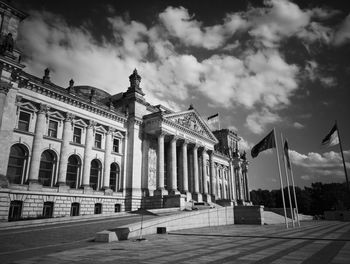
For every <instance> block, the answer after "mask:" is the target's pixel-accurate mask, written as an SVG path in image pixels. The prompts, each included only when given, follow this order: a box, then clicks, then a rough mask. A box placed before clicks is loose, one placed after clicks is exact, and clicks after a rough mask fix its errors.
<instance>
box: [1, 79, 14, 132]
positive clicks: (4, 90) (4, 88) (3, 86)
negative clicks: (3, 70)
mask: <svg viewBox="0 0 350 264" xmlns="http://www.w3.org/2000/svg"><path fill="white" fill-rule="evenodd" d="M11 87H12V84H11V83H5V82H2V81H1V83H0V113H1V115H0V129H1V128H2V116H3V115H4V112H5V111H4V109H5V106H6V98H7V93H8V92H9V90H10V89H11Z"/></svg>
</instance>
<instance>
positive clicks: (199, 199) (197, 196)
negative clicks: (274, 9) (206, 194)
mask: <svg viewBox="0 0 350 264" xmlns="http://www.w3.org/2000/svg"><path fill="white" fill-rule="evenodd" d="M192 200H194V201H197V202H199V203H200V202H203V197H202V194H201V193H194V194H192Z"/></svg>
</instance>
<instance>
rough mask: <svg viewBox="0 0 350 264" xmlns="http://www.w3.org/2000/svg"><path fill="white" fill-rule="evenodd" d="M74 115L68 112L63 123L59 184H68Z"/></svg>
mask: <svg viewBox="0 0 350 264" xmlns="http://www.w3.org/2000/svg"><path fill="white" fill-rule="evenodd" d="M73 119H74V115H72V114H71V113H67V114H66V118H65V120H64V125H63V136H62V145H61V153H60V165H59V173H58V184H59V185H60V186H65V185H66V176H67V165H68V158H69V157H68V151H69V141H70V140H72V122H73Z"/></svg>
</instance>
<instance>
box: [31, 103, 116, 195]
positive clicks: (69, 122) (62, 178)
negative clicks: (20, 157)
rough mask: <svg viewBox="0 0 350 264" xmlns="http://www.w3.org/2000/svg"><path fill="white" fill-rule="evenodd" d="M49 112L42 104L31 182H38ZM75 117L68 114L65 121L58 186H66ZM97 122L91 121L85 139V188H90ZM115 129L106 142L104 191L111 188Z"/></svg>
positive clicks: (33, 151)
mask: <svg viewBox="0 0 350 264" xmlns="http://www.w3.org/2000/svg"><path fill="white" fill-rule="evenodd" d="M48 110H49V107H48V106H47V105H44V104H41V105H40V110H39V111H38V115H37V122H36V126H35V136H34V140H33V150H32V158H31V164H30V169H29V182H31V183H33V182H38V177H39V168H40V160H41V152H42V145H43V139H44V134H45V131H46V130H45V128H46V114H47V111H48ZM74 117H75V116H74V115H72V114H71V113H67V115H66V118H65V120H64V127H63V136H62V145H61V152H60V163H59V171H58V184H59V185H61V186H62V185H66V175H67V165H68V154H69V143H70V141H71V140H72V138H73V119H74ZM96 124H97V123H96V122H94V121H90V122H89V125H88V127H87V128H86V138H85V151H84V161H83V181H82V186H83V187H90V167H91V157H92V147H93V142H94V138H93V135H94V127H95V126H96ZM113 132H114V129H109V130H108V132H107V135H106V141H105V154H104V171H103V175H104V177H103V186H102V187H103V189H108V188H109V183H110V163H111V152H112V148H113V144H112V133H113Z"/></svg>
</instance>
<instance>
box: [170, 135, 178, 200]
mask: <svg viewBox="0 0 350 264" xmlns="http://www.w3.org/2000/svg"><path fill="white" fill-rule="evenodd" d="M176 141H177V138H176V137H175V136H174V137H173V138H172V139H171V141H170V178H171V186H170V194H178V193H179V191H178V189H177V168H176V164H177V162H176Z"/></svg>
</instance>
